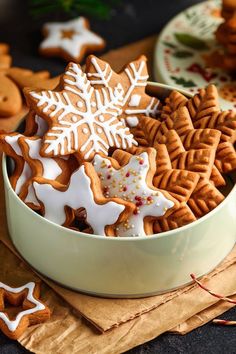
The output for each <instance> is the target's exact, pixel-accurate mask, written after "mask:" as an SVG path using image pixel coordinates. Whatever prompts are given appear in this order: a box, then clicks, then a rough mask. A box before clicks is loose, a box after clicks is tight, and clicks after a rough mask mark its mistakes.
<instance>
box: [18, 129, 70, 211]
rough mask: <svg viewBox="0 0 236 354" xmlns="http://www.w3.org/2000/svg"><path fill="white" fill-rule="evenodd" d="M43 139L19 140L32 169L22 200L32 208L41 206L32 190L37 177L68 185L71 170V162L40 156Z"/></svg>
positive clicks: (22, 191)
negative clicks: (33, 181) (34, 179)
mask: <svg viewBox="0 0 236 354" xmlns="http://www.w3.org/2000/svg"><path fill="white" fill-rule="evenodd" d="M41 145H42V139H41V138H39V137H37V136H36V137H25V136H21V137H20V138H19V146H20V148H21V151H22V155H23V157H24V160H25V161H26V163H28V165H29V167H30V169H31V178H29V179H28V180H27V181H26V182H25V183H24V185H23V186H22V189H21V193H20V194H19V196H20V198H21V199H22V200H24V202H25V203H26V204H27V205H28V206H30V207H32V208H35V206H39V204H38V201H37V199H36V197H35V193H34V189H33V188H32V180H33V178H35V177H42V178H46V179H49V180H53V181H54V180H55V181H58V182H59V183H62V184H67V183H68V181H69V179H70V175H71V172H72V171H71V169H70V165H69V162H68V161H66V160H64V159H61V158H59V157H55V158H52V157H51V158H48V157H44V156H41V155H40V152H39V151H40V148H41Z"/></svg>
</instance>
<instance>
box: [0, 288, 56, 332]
mask: <svg viewBox="0 0 236 354" xmlns="http://www.w3.org/2000/svg"><path fill="white" fill-rule="evenodd" d="M39 297H40V285H39V283H34V282H30V283H28V284H26V285H23V286H21V287H19V288H12V287H10V286H8V285H6V284H4V283H1V282H0V330H1V331H2V332H3V333H4V334H5V335H6V336H7V337H9V338H11V339H18V338H19V337H20V336H21V335H22V334H23V333H24V331H25V330H26V328H27V327H29V326H31V325H34V324H38V323H42V322H44V321H46V320H48V319H49V318H50V310H49V308H48V307H47V306H46V305H45V304H43V303H42V301H40V300H39ZM22 300H23V304H22V311H21V312H19V313H18V315H17V316H16V318H15V319H13V320H12V319H10V318H9V317H8V315H7V313H6V312H5V301H7V302H8V303H9V304H10V305H12V306H20V305H21V303H22Z"/></svg>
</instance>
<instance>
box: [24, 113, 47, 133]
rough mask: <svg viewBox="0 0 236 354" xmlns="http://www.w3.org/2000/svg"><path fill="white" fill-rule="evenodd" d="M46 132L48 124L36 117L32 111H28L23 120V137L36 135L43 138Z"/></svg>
mask: <svg viewBox="0 0 236 354" xmlns="http://www.w3.org/2000/svg"><path fill="white" fill-rule="evenodd" d="M47 131H48V124H47V122H46V121H45V119H43V118H41V117H40V116H38V115H37V114H36V113H35V112H34V111H32V110H31V111H29V113H28V114H27V117H26V119H25V131H24V135H26V136H33V135H37V136H39V137H43V136H44V135H45V134H46V132H47Z"/></svg>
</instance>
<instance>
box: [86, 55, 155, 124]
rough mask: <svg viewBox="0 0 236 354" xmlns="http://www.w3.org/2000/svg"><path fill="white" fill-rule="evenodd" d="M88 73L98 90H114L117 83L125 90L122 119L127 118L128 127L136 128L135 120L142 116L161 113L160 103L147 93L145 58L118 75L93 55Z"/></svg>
mask: <svg viewBox="0 0 236 354" xmlns="http://www.w3.org/2000/svg"><path fill="white" fill-rule="evenodd" d="M86 72H87V76H88V79H89V80H90V82H91V84H92V85H94V86H95V87H96V88H98V87H107V88H108V87H110V88H114V86H116V85H117V82H119V83H120V85H121V86H122V88H123V90H124V96H123V99H122V113H121V117H122V118H126V122H127V124H128V126H130V127H134V126H135V125H134V124H135V123H134V122H135V118H136V119H137V117H139V116H141V115H145V116H148V117H155V116H157V114H158V113H159V103H160V101H159V100H158V99H157V98H154V97H150V96H148V95H147V94H146V93H145V88H146V86H147V79H148V71H147V64H146V58H145V56H141V57H140V58H138V59H137V60H135V61H133V62H131V63H129V64H128V65H127V66H126V67H125V68H124V69H123V70H122V71H121V72H120V73H119V74H117V73H115V72H114V71H113V70H112V69H111V67H110V65H109V64H108V63H106V62H105V61H103V60H101V59H98V58H96V57H95V56H92V55H91V56H90V57H89V58H88V60H87V62H86ZM131 118H132V119H131Z"/></svg>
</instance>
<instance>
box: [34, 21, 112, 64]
mask: <svg viewBox="0 0 236 354" xmlns="http://www.w3.org/2000/svg"><path fill="white" fill-rule="evenodd" d="M43 34H44V36H45V37H46V38H45V39H44V41H43V42H42V43H41V44H40V47H39V51H40V53H41V54H42V55H45V56H49V57H51V56H59V57H62V58H63V59H65V60H66V61H74V62H76V63H80V62H81V61H82V59H83V57H84V55H85V53H87V52H95V51H98V50H101V49H103V48H104V47H105V41H104V40H103V39H102V38H101V37H100V36H98V35H97V34H95V33H94V32H92V31H90V25H89V21H88V20H87V19H86V18H84V17H78V18H75V19H73V20H71V21H68V22H55V23H53V22H52V23H46V24H45V25H44V26H43Z"/></svg>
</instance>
